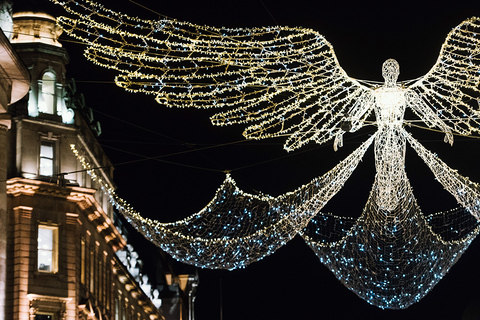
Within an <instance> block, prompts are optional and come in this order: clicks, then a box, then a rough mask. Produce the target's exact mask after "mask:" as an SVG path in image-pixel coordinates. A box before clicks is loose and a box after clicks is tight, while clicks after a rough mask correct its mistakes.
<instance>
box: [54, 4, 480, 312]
mask: <svg viewBox="0 0 480 320" xmlns="http://www.w3.org/2000/svg"><path fill="white" fill-rule="evenodd" d="M52 1H53V2H55V3H57V4H59V5H61V6H62V7H63V8H64V9H65V10H66V12H67V13H68V14H69V15H70V17H60V18H59V19H58V23H59V25H61V26H62V28H63V29H64V31H65V32H66V33H67V34H69V35H71V36H72V37H74V38H76V39H78V40H80V41H82V42H84V43H85V44H86V45H87V48H86V49H85V56H86V57H87V58H88V59H89V60H91V61H92V62H94V63H95V64H98V65H100V66H103V67H106V68H109V69H113V70H116V71H118V75H117V77H116V79H115V81H116V84H117V85H118V86H120V87H123V88H125V89H126V90H128V91H132V92H140V93H146V94H152V95H154V96H155V99H156V101H157V102H158V103H160V104H164V105H168V106H174V107H181V108H184V107H196V108H223V109H224V110H221V112H219V113H217V114H215V115H214V116H213V117H212V119H211V120H212V122H213V124H215V125H232V124H243V125H245V126H246V129H245V131H244V136H245V137H246V138H248V139H264V138H269V137H286V142H285V145H284V148H285V149H286V150H287V151H293V150H296V149H298V148H300V147H301V146H303V145H305V144H307V143H309V142H315V143H318V144H323V143H325V142H327V141H329V140H333V142H334V148H338V147H341V146H342V143H343V135H344V133H345V132H355V131H357V130H358V129H360V128H361V127H363V126H364V125H365V123H366V120H367V118H372V117H374V118H375V124H376V125H377V127H378V130H377V132H376V133H375V135H373V136H372V137H371V138H370V139H368V140H367V142H365V143H364V144H362V146H360V147H359V148H358V149H357V150H356V151H354V152H353V153H352V154H351V155H350V156H348V157H347V158H346V159H345V160H343V161H342V162H340V163H339V164H338V165H337V166H335V167H334V168H333V169H332V170H331V171H329V172H328V173H326V174H325V175H324V176H321V177H319V178H317V179H315V180H313V181H312V182H311V183H309V184H307V185H305V186H302V187H300V188H298V189H297V190H296V191H293V192H291V193H287V194H285V195H282V196H278V197H270V196H262V197H258V196H253V195H250V194H247V193H244V192H242V191H240V190H239V189H238V188H237V187H236V186H235V183H234V182H233V180H232V178H231V177H228V176H227V178H226V180H225V182H224V183H223V184H222V186H221V187H220V188H219V189H218V191H217V193H216V195H215V197H214V199H213V200H212V202H210V204H209V205H208V206H207V207H205V208H204V209H203V210H201V211H199V212H198V213H197V214H194V215H192V216H191V217H189V218H187V219H185V220H182V221H179V222H176V223H171V224H162V223H160V222H158V221H154V220H149V219H145V218H142V217H141V216H140V215H139V214H138V213H137V212H135V211H134V210H133V209H131V208H130V207H129V206H128V205H126V204H125V202H124V201H123V200H121V199H120V198H118V197H117V196H116V195H115V193H114V192H113V190H111V189H110V187H108V186H105V188H106V189H105V190H106V192H107V193H108V194H109V195H110V197H111V199H112V200H113V201H114V202H115V204H116V205H117V206H118V208H119V209H120V211H121V212H123V213H124V214H125V216H126V217H127V219H128V220H129V221H130V222H131V223H132V224H133V225H134V226H135V227H136V228H137V230H139V231H140V232H141V233H143V234H144V235H145V236H146V237H147V238H148V239H150V240H152V241H153V242H154V243H156V244H157V245H159V246H160V247H161V248H163V249H164V250H165V251H167V252H169V253H170V254H172V255H173V256H174V257H176V258H177V259H179V260H181V261H184V262H187V263H191V264H194V265H197V266H202V267H209V268H227V269H231V268H238V267H243V266H246V265H247V264H249V263H251V262H254V261H257V260H258V259H261V258H262V257H264V256H266V255H268V254H271V253H272V252H274V251H275V250H276V249H277V248H279V247H280V246H282V245H283V244H284V243H286V242H287V241H288V240H290V239H291V238H292V237H293V236H295V235H296V234H298V233H301V234H302V235H303V237H304V239H305V240H306V242H307V243H308V244H309V245H310V246H311V247H312V249H313V250H314V251H315V252H316V254H317V255H318V257H319V258H320V260H321V261H322V262H323V263H324V264H325V265H326V266H327V267H329V268H330V270H332V272H333V273H334V274H335V276H336V277H337V278H338V279H339V280H340V281H342V282H343V283H344V284H345V285H346V286H347V287H348V288H349V289H351V290H352V291H354V292H355V293H357V294H358V295H359V296H360V297H362V298H363V299H365V300H366V301H368V302H369V303H371V304H373V305H376V306H378V307H381V308H394V309H395V308H406V307H408V306H409V305H411V304H412V303H415V302H417V301H418V300H419V299H421V298H422V297H423V296H425V294H427V293H428V291H429V290H430V289H431V288H432V287H433V286H434V285H435V284H436V283H437V282H438V281H439V280H440V279H441V278H442V277H443V276H444V275H445V273H446V272H447V271H448V270H449V268H450V267H451V266H452V265H453V264H454V263H455V261H457V259H458V258H459V256H460V255H461V254H462V253H463V252H464V251H465V249H466V248H467V247H468V245H469V244H470V242H471V240H472V239H473V238H474V237H475V236H476V235H477V233H478V219H479V218H480V186H479V185H478V184H476V183H474V182H471V181H470V180H469V179H467V178H465V177H463V176H461V175H459V174H458V173H457V172H456V171H454V170H452V169H450V168H449V167H448V166H447V165H446V164H445V163H443V162H442V161H441V160H440V159H438V158H437V157H435V156H434V155H433V154H431V153H430V152H429V151H428V150H426V149H425V148H424V147H423V146H422V145H421V144H420V143H419V142H418V141H417V140H415V139H414V138H413V137H412V136H411V135H410V134H409V133H407V131H406V130H405V128H404V125H405V124H406V121H405V119H404V113H405V111H406V109H407V108H408V109H410V110H412V111H413V113H414V114H415V115H416V116H417V117H418V118H419V119H420V120H421V121H423V123H424V124H425V125H426V126H428V127H429V128H435V129H437V130H440V131H442V132H443V133H444V134H445V142H447V143H449V144H453V135H454V134H460V135H465V136H469V135H474V134H478V133H480V121H479V117H480V113H479V104H478V99H479V98H480V88H479V86H480V19H478V18H470V19H467V20H465V21H463V22H462V23H461V24H460V25H458V26H457V27H456V28H454V29H453V30H452V31H451V32H450V33H449V34H448V35H447V38H446V40H445V42H444V44H443V46H442V48H441V51H440V55H439V57H438V59H437V61H436V63H435V64H434V66H433V67H432V68H431V69H430V71H429V72H428V73H427V74H425V75H424V76H422V77H420V78H419V79H417V80H415V81H408V82H397V78H398V75H399V72H400V68H399V65H398V63H397V62H396V61H395V60H393V59H389V60H387V61H386V62H385V63H384V64H383V67H382V74H383V76H384V79H385V83H384V84H379V85H373V84H369V83H368V82H363V81H359V80H355V79H353V78H351V77H349V76H348V75H347V73H346V72H345V71H344V70H343V69H342V68H341V67H340V65H339V63H338V61H337V58H336V56H335V53H334V51H333V47H332V46H331V44H330V43H329V42H327V41H326V40H325V38H324V37H323V36H322V35H321V34H319V33H318V32H315V31H313V30H309V29H303V28H289V27H279V26H276V27H263V28H234V29H233V28H215V27H209V26H200V25H195V24H192V23H188V22H181V21H177V20H175V19H170V18H167V17H165V18H161V19H159V20H144V19H140V18H135V17H130V16H128V15H125V14H122V13H118V12H115V11H113V10H110V9H108V8H106V7H104V6H103V5H101V4H97V3H95V2H92V1H90V0H75V1H73V0H52ZM407 142H408V144H410V145H411V146H412V147H413V149H414V150H415V151H416V152H417V154H418V155H419V156H420V157H421V158H422V160H423V161H424V162H425V163H426V164H427V165H428V167H429V168H430V169H431V170H432V172H433V174H434V175H435V176H436V178H437V180H438V181H439V182H440V183H441V184H442V185H443V187H444V188H445V189H446V190H447V191H448V192H449V193H450V194H452V195H453V197H454V198H455V199H456V200H457V202H458V203H459V205H460V206H461V208H460V209H456V210H451V211H446V212H442V213H438V214H434V215H428V216H426V215H423V214H422V212H421V211H420V209H419V207H418V205H417V203H416V199H415V197H414V196H413V192H412V188H411V186H410V183H409V180H408V178H407V175H406V172H405V149H406V145H407ZM371 143H374V153H375V166H376V176H375V181H374V183H373V186H372V190H371V192H370V197H369V199H368V201H367V203H366V205H365V208H364V211H363V214H362V215H361V216H360V218H358V219H356V220H352V219H348V218H342V217H338V216H332V215H326V214H322V213H321V212H320V210H321V208H322V207H323V206H324V205H325V203H326V202H327V201H329V200H330V198H331V197H332V196H333V195H334V194H335V193H336V192H338V191H339V190H340V189H341V187H342V186H343V185H344V183H345V181H346V180H347V179H348V177H349V176H350V174H351V173H352V171H353V170H354V169H355V168H356V165H357V164H358V161H360V159H361V158H362V156H363V154H364V152H365V150H366V148H367V147H368V146H369V145H370V144H371ZM77 152H78V151H77ZM78 155H79V157H80V159H81V160H82V161H83V162H84V165H85V166H86V167H87V168H88V164H87V163H86V162H85V161H86V160H85V159H84V158H83V157H82V155H81V154H80V153H78ZM452 221H453V222H452ZM452 230H454V232H452Z"/></svg>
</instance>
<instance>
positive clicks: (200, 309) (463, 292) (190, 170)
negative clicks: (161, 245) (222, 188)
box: [27, 0, 480, 320]
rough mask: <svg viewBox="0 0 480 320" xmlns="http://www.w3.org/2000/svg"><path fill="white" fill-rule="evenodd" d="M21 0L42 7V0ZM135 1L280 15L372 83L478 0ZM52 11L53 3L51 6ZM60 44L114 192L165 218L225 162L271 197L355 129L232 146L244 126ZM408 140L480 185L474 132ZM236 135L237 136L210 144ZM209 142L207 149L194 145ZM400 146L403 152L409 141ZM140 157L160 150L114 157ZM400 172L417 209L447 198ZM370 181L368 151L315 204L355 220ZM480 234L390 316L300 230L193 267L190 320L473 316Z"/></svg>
mask: <svg viewBox="0 0 480 320" xmlns="http://www.w3.org/2000/svg"><path fill="white" fill-rule="evenodd" d="M98 1H100V2H101V0H98ZM27 2H28V1H27ZM31 3H32V4H35V5H38V6H41V7H42V8H43V7H44V5H45V7H46V8H51V6H50V4H49V3H47V0H35V1H32V2H31ZM138 3H141V4H142V5H144V6H147V7H149V8H151V9H152V10H155V11H157V12H161V13H162V14H165V15H168V16H170V17H174V18H177V19H179V20H188V21H190V22H194V23H199V24H209V25H214V26H222V25H224V26H229V27H244V26H266V25H274V24H277V23H278V24H280V25H288V26H303V27H309V28H312V29H315V30H317V31H319V32H320V33H322V34H323V35H325V37H326V38H327V40H329V41H330V43H332V45H333V47H334V49H335V52H336V55H337V57H338V60H339V61H340V64H341V66H342V67H343V68H344V69H345V71H346V72H347V73H348V74H349V75H350V76H352V77H355V78H359V79H367V80H382V78H381V65H382V63H383V62H384V61H385V60H386V59H388V58H395V59H396V60H397V61H398V62H399V63H400V68H401V69H400V72H401V74H400V80H407V79H412V78H416V77H419V76H421V75H423V74H425V73H426V72H427V71H428V70H429V68H430V67H431V66H432V65H433V63H434V62H435V60H436V58H437V56H438V53H439V50H440V46H441V44H442V43H443V41H444V39H445V36H446V34H447V33H448V32H449V30H450V29H451V28H453V27H455V26H456V25H457V24H459V23H460V22H461V21H462V20H464V19H466V18H468V17H471V16H475V15H476V16H479V15H480V2H479V1H435V2H433V1H432V2H429V3H430V5H427V4H426V3H425V2H422V1H398V2H393V1H370V2H368V3H366V2H365V3H363V2H362V1H350V2H349V1H302V0H297V1H284V0H264V1H263V2H262V1H259V0H256V1H255V0H242V1H240V0H238V1H208V2H207V1H200V0H196V1H192V0H184V1H168V2H165V1H162V2H160V1H153V2H152V1H145V0H138ZM104 4H105V5H107V6H111V7H112V8H114V9H119V10H121V11H123V12H126V13H129V14H130V15H136V16H139V17H146V18H155V15H154V14H152V13H151V12H149V11H147V10H146V9H144V8H142V7H140V6H138V5H135V4H133V3H132V2H129V1H127V0H117V1H107V0H104ZM52 12H53V13H58V12H61V10H59V8H53V11H52ZM62 38H63V39H64V40H66V39H67V38H66V36H62ZM63 43H64V44H65V46H66V47H67V49H68V50H69V53H70V55H71V63H70V65H69V66H68V76H70V77H73V78H75V79H76V80H77V86H78V89H79V91H80V92H83V93H84V95H85V100H86V102H87V105H88V106H89V107H91V108H92V109H94V111H96V113H95V115H96V117H97V119H99V120H100V121H101V124H102V128H103V134H102V136H101V137H100V142H101V143H102V145H103V147H104V150H105V151H106V152H107V154H108V155H109V157H110V158H111V160H112V162H113V163H114V164H118V165H116V170H115V181H116V183H117V186H118V193H119V194H120V195H121V196H122V197H123V198H124V199H126V200H127V201H129V202H130V203H131V204H132V205H133V206H134V207H135V208H136V209H137V210H139V211H140V212H142V213H143V214H144V215H145V216H148V217H150V218H154V219H157V220H160V221H165V222H166V221H173V220H177V219H180V218H184V217H186V216H188V215H190V214H192V213H194V212H197V211H199V210H200V209H201V208H202V207H203V206H204V205H205V204H207V203H208V202H209V200H210V199H211V198H212V197H213V194H214V192H215V190H216V189H217V187H218V186H219V185H220V183H221V182H222V181H223V179H224V173H223V170H226V169H229V170H232V176H233V178H234V179H236V181H237V183H238V185H239V186H240V187H241V188H242V189H244V190H246V191H248V192H252V191H253V190H260V191H262V192H265V193H269V194H272V195H278V194H281V193H284V192H287V191H290V190H293V189H295V188H296V187H298V186H299V185H301V184H302V183H306V182H308V181H310V180H311V179H313V178H314V177H316V176H318V175H321V174H323V173H325V172H326V171H328V170H329V169H330V168H332V167H333V166H334V165H335V164H336V163H338V162H339V161H340V160H342V159H343V158H344V157H345V156H346V155H348V154H349V153H350V152H352V151H353V150H354V149H355V148H356V146H358V145H359V143H360V142H362V141H364V140H365V137H366V136H365V135H358V134H357V135H355V134H351V135H348V134H347V135H345V139H346V141H345V142H346V143H345V146H344V147H343V148H342V149H341V150H340V151H338V152H336V153H335V152H334V151H333V149H332V146H331V145H330V144H328V145H325V146H317V145H309V146H307V147H305V148H303V149H300V150H298V151H296V152H293V153H286V152H285V151H284V150H283V149H282V145H283V142H284V140H283V139H272V140H263V141H258V142H248V141H243V138H242V136H241V132H242V128H241V127H232V128H220V127H213V126H212V125H211V124H210V122H209V119H208V117H209V115H211V114H213V111H212V110H187V109H182V110H177V109H170V108H166V107H163V106H160V105H158V104H156V103H155V101H154V100H153V98H152V97H148V96H142V95H134V94H131V93H126V92H124V91H123V90H122V89H120V88H117V87H115V85H114V84H112V83H96V82H89V81H111V80H112V79H113V76H114V74H113V73H112V72H110V71H107V70H103V69H101V68H100V67H97V66H94V65H92V64H89V63H88V62H86V59H85V58H83V57H82V52H81V51H82V46H81V45H78V44H72V43H68V42H66V41H64V42H63ZM365 133H368V132H365ZM414 135H415V136H416V137H420V138H421V139H420V140H421V141H422V143H423V144H424V146H426V147H427V148H428V149H430V150H434V151H435V152H438V154H439V155H440V157H441V158H442V159H444V160H445V161H446V162H447V164H449V165H450V166H451V167H453V168H456V169H459V171H460V173H463V174H464V175H466V176H469V177H470V178H471V179H472V180H474V181H480V172H479V170H478V156H479V155H480V151H479V150H480V141H478V140H473V139H466V138H458V137H457V138H456V141H455V144H454V146H453V147H448V146H446V145H444V144H443V142H442V141H443V135H441V134H435V133H430V132H428V133H425V132H418V130H417V131H415V132H414ZM235 141H242V142H239V143H236V144H233V145H230V146H220V145H222V144H226V143H230V142H235ZM207 146H217V147H214V148H210V149H207V150H202V151H195V150H196V149H199V148H203V147H207ZM186 151H188V152H186ZM407 152H410V154H412V153H413V152H411V149H410V150H407ZM174 153H182V154H181V155H173V154H174ZM160 156H162V157H160ZM142 157H160V158H158V159H157V160H156V161H153V160H150V161H142V162H134V163H131V164H124V165H121V163H123V162H127V161H135V160H139V159H142ZM407 174H408V175H409V178H410V179H411V181H412V185H413V188H414V193H415V195H416V196H417V199H418V202H419V204H420V206H421V207H422V209H423V211H424V212H426V213H432V212H436V211H443V210H447V209H449V208H451V207H453V206H454V203H453V202H452V201H450V200H446V201H443V200H444V198H445V197H444V196H443V195H444V194H442V193H441V192H442V190H441V189H442V188H441V187H439V186H437V185H430V183H429V182H430V181H433V175H432V174H431V173H430V172H429V171H428V169H426V167H425V166H423V165H422V162H421V160H419V159H418V157H416V156H413V155H412V156H411V157H409V156H407ZM373 176H374V164H373V151H372V150H370V151H369V152H368V154H367V156H366V158H365V161H364V162H363V163H361V165H360V166H359V168H358V169H357V171H356V172H355V174H354V175H353V176H352V177H351V179H350V180H349V182H348V183H347V185H346V187H345V190H342V191H341V192H340V193H339V194H338V195H337V196H336V197H335V198H334V199H332V201H331V203H329V204H328V205H327V207H326V208H325V210H324V211H329V212H333V213H335V214H337V215H354V216H358V215H359V214H360V212H361V210H362V208H363V204H364V203H365V201H366V199H367V196H368V191H369V189H370V187H371V183H372V182H373ZM447 199H448V197H447ZM440 200H441V201H440ZM479 241H480V240H478V239H477V240H476V241H474V242H473V244H472V245H471V247H470V248H469V249H468V250H467V252H466V253H465V254H464V256H463V257H462V258H461V259H460V261H459V262H458V263H457V264H456V265H455V266H454V267H453V268H452V269H451V271H450V272H449V273H448V274H447V276H446V277H445V278H444V279H443V280H441V281H440V283H439V284H438V285H437V286H436V287H434V288H433V290H432V292H430V293H429V294H428V295H427V296H426V297H425V298H424V299H422V300H421V301H420V302H419V303H416V304H415V305H413V306H411V307H410V308H408V309H406V310H402V311H391V310H381V309H378V308H376V307H373V306H370V305H369V304H367V303H366V302H364V301H363V300H362V299H360V298H358V297H357V296H356V295H355V294H354V293H352V292H350V291H349V290H348V289H346V288H345V287H344V286H343V285H342V284H341V283H340V282H339V281H337V280H336V279H335V277H334V276H333V274H332V273H331V272H330V271H329V270H328V269H327V268H326V267H325V266H323V265H322V264H321V263H320V262H319V260H318V259H317V258H316V256H315V255H314V253H313V252H312V251H311V250H310V249H309V248H308V247H307V245H306V244H304V243H303V241H302V240H301V239H300V238H298V237H297V238H295V239H294V240H293V241H291V242H290V243H289V244H287V245H286V246H285V247H283V248H281V249H280V250H278V251H277V252H276V253H275V254H273V255H272V256H270V257H267V258H265V259H264V260H262V261H260V262H257V263H254V264H252V265H250V266H249V267H247V268H246V269H242V270H236V271H215V270H200V271H199V275H200V287H199V289H198V298H197V300H196V310H197V315H196V320H217V319H222V320H223V319H225V320H237V319H238V320H239V319H249V320H260V319H262V320H264V319H276V320H290V319H302V320H311V319H312V320H313V319H328V320H331V319H340V320H343V319H352V318H358V319H392V320H394V319H409V320H415V319H480V273H479V272H478V270H480V258H479V254H480V243H479ZM151 250H154V248H153V245H152V249H151ZM220 283H221V284H220ZM220 288H221V290H220ZM220 291H221V292H222V293H223V294H222V299H220ZM220 301H222V306H223V308H221V306H220ZM221 313H223V318H222V317H221V316H220V314H221Z"/></svg>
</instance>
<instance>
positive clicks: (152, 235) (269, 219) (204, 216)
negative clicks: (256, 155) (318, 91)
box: [71, 136, 375, 269]
mask: <svg viewBox="0 0 480 320" xmlns="http://www.w3.org/2000/svg"><path fill="white" fill-rule="evenodd" d="M374 137H375V136H372V137H371V138H369V139H368V140H367V141H366V142H364V143H363V144H362V145H361V146H360V147H359V148H358V149H357V150H356V151H355V152H353V153H352V154H350V155H349V156H348V157H347V158H346V159H345V160H343V161H342V162H340V163H339V164H338V165H337V166H335V168H333V169H332V170H330V171H329V172H327V173H326V174H325V175H323V176H321V177H319V178H316V179H314V180H312V181H311V182H310V183H308V184H306V185H304V186H302V187H300V188H299V189H297V190H295V191H293V192H288V193H286V194H284V195H281V196H278V197H271V196H268V195H261V196H257V195H252V194H248V193H246V192H243V191H242V190H240V189H239V188H238V187H237V186H236V184H235V181H234V180H233V178H232V177H231V176H230V175H227V177H226V179H225V181H224V182H223V183H222V185H221V186H220V188H218V190H217V192H216V194H215V197H214V198H213V200H212V201H210V203H209V204H208V205H207V206H206V207H205V208H203V209H202V210H201V211H199V212H198V213H196V214H193V215H191V216H189V217H188V218H185V219H183V220H180V221H177V222H174V223H161V222H159V221H156V220H151V219H146V218H143V217H142V216H141V215H140V214H139V213H138V212H137V211H135V210H134V209H133V208H132V207H131V206H130V205H129V204H128V203H127V202H126V201H125V200H123V199H122V198H120V197H119V196H118V195H117V194H116V193H115V191H114V189H113V188H112V187H111V186H110V185H109V184H108V183H107V182H105V181H103V180H102V179H101V178H99V177H100V175H97V174H96V173H95V170H93V169H92V167H91V165H90V163H89V162H88V161H87V160H86V158H85V156H83V155H82V154H81V152H79V150H77V149H76V147H75V145H71V148H72V151H73V152H74V153H75V155H76V157H77V159H78V160H79V161H80V163H81V164H82V166H83V168H84V169H86V170H87V172H88V173H89V174H90V176H91V177H92V179H93V180H95V181H97V183H98V184H99V185H100V187H101V189H102V190H103V191H104V192H105V194H106V195H107V196H108V197H109V199H110V200H111V203H112V204H113V205H114V206H115V207H116V208H117V209H118V210H119V211H120V212H121V213H122V214H123V215H124V216H125V218H126V219H127V220H128V221H129V222H130V223H131V224H132V225H133V226H134V227H135V228H136V229H137V230H138V231H140V232H141V233H142V234H143V235H144V236H145V237H146V238H147V239H149V240H150V241H152V242H153V243H155V244H156V245H157V246H159V247H160V248H162V249H163V250H165V251H166V252H168V253H169V254H171V255H172V256H173V257H174V258H176V259H178V260H180V261H182V262H185V263H189V264H193V265H196V266H199V267H204V268H215V269H235V268H240V267H245V266H246V265H248V264H250V263H252V262H255V261H258V260H260V259H262V258H264V257H265V256H268V255H270V254H272V253H273V252H275V251H276V250H277V249H278V248H280V247H281V246H283V245H284V244H285V243H287V242H288V241H289V240H291V239H292V238H293V237H294V236H296V235H297V234H298V233H299V232H300V231H301V230H303V229H304V228H305V227H306V226H307V224H308V222H309V221H310V219H311V218H312V217H313V216H314V215H315V214H317V212H319V211H320V210H321V208H322V207H323V206H324V205H325V204H326V203H327V202H328V201H329V200H330V199H331V197H333V196H334V195H335V194H336V193H337V192H338V191H339V190H340V189H341V188H342V187H343V185H344V184H345V181H346V180H347V179H348V178H349V177H350V175H351V173H352V172H353V171H354V170H355V168H356V167H357V165H358V163H359V162H360V160H361V159H362V158H363V155H364V154H365V151H366V150H367V149H368V147H369V146H370V145H371V144H372V142H373V140H374Z"/></svg>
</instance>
